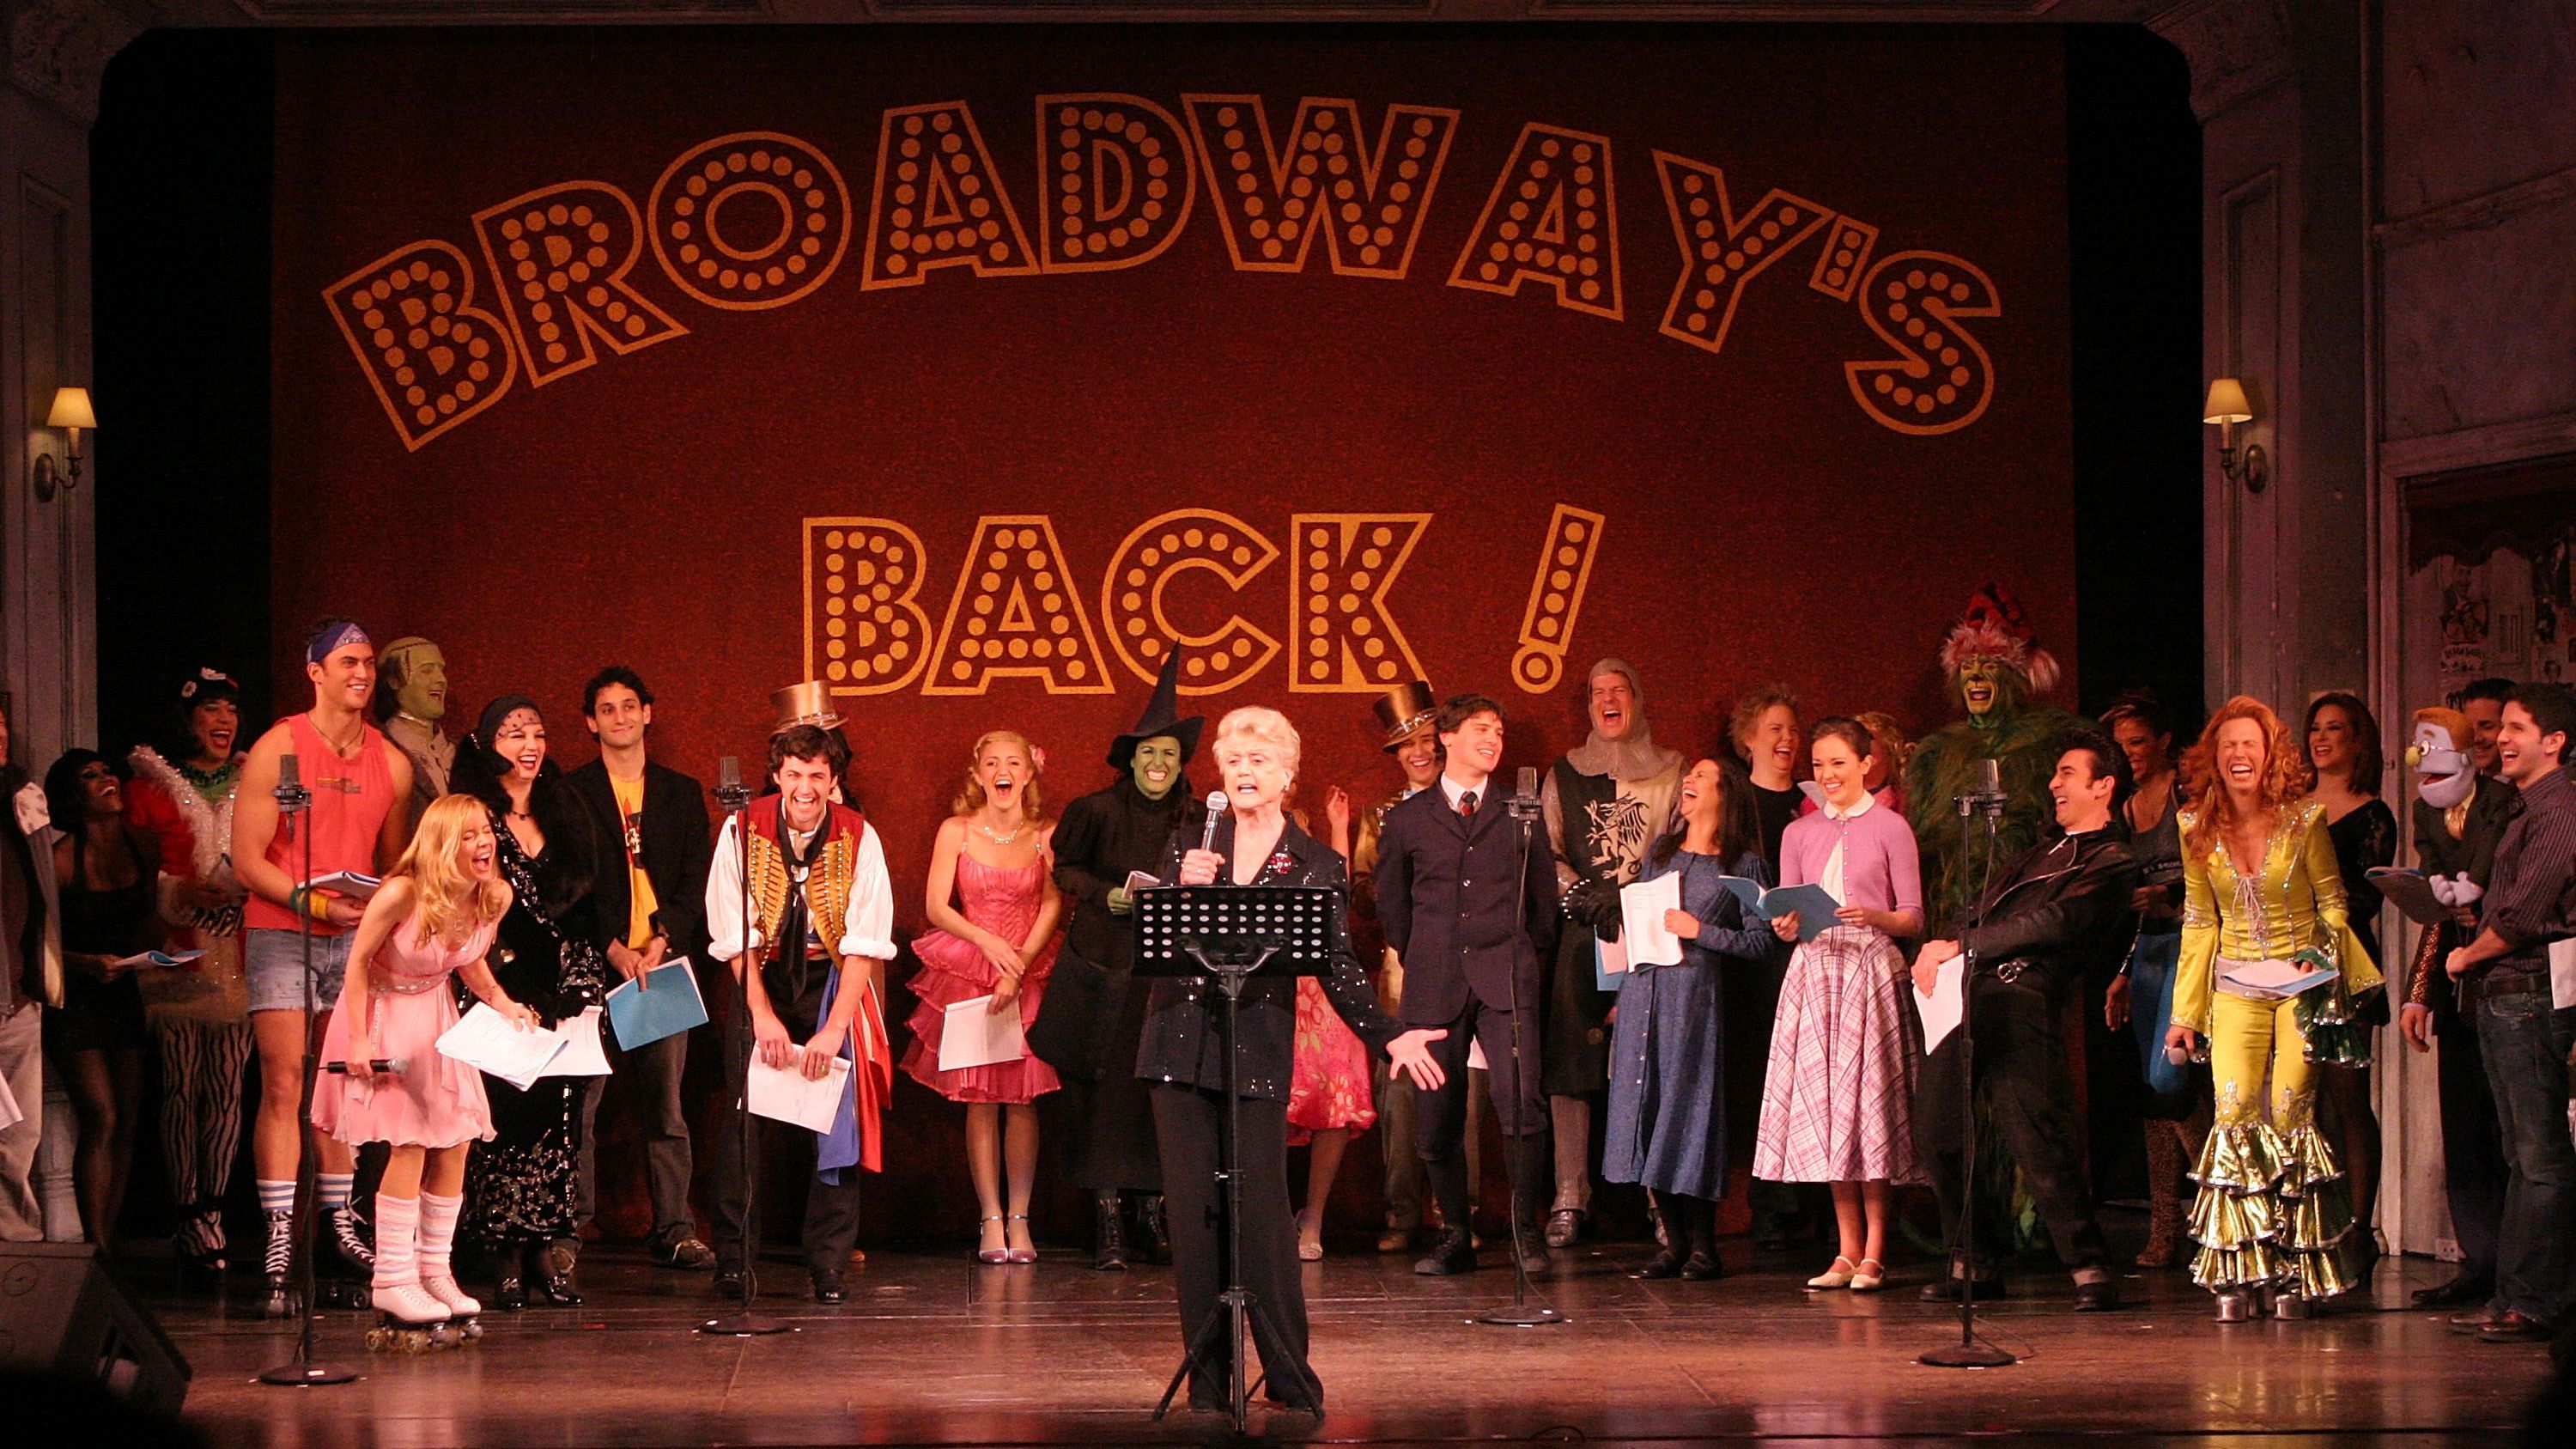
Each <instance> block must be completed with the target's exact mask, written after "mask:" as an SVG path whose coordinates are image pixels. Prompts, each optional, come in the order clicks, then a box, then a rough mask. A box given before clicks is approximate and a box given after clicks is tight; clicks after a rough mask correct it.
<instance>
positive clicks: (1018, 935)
mask: <svg viewBox="0 0 2576 1449" xmlns="http://www.w3.org/2000/svg"><path fill="white" fill-rule="evenodd" d="M1041 758H1042V757H1041V756H1039V754H1038V753H1037V751H1036V750H1035V749H1033V748H1032V747H1031V746H1030V744H1029V742H1028V741H1027V740H1026V739H1023V738H1022V737H1020V736H1019V735H1017V734H1015V733H1013V732H1011V731H1009V730H994V731H992V732H991V733H989V734H987V735H985V736H984V737H983V738H982V739H979V740H977V741H976V742H975V754H974V760H975V764H974V768H973V770H972V771H971V772H970V773H969V774H968V775H967V777H966V788H965V789H964V790H963V791H962V792H961V793H960V794H959V795H958V797H957V803H956V813H955V814H953V815H951V816H949V818H948V819H946V820H945V821H942V822H941V823H940V826H939V838H938V841H937V842H936V844H935V845H934V846H933V847H932V851H931V857H930V881H929V889H928V893H927V898H926V900H925V902H924V905H925V908H926V911H927V914H928V915H929V917H930V924H931V929H930V930H927V931H924V932H922V933H921V935H920V936H919V937H917V938H915V939H914V941H913V943H912V949H913V954H914V955H916V956H919V957H920V958H921V970H920V971H919V972H918V973H917V974H915V975H914V976H913V978H912V991H913V994H914V995H915V996H917V997H919V998H920V1000H921V1005H920V1007H919V1008H918V1009H916V1010H915V1011H914V1012H913V1014H912V1036H913V1043H912V1046H911V1048H910V1049H909V1050H907V1051H906V1052H905V1053H904V1057H903V1069H904V1070H905V1071H907V1072H909V1073H911V1074H912V1076H913V1078H914V1080H916V1081H918V1082H920V1083H921V1084H922V1085H923V1086H925V1087H928V1088H930V1089H931V1090H932V1091H934V1092H937V1093H939V1094H940V1095H941V1096H943V1097H946V1098H947V1099H949V1100H950V1101H952V1102H963V1103H965V1104H966V1168H967V1171H968V1172H969V1173H970V1174H971V1175H972V1176H973V1177H974V1179H975V1198H976V1202H977V1205H978V1207H977V1210H978V1212H979V1213H980V1214H981V1216H980V1218H979V1219H978V1222H977V1228H978V1233H977V1243H976V1249H975V1256H976V1259H977V1261H979V1262H985V1263H1033V1262H1036V1261H1037V1256H1038V1254H1037V1245H1036V1243H1035V1242H1034V1241H1033V1240H1032V1239H1031V1238H1030V1237H1029V1195H1030V1191H1031V1189H1032V1188H1033V1186H1034V1185H1035V1180H1036V1177H1037V1166H1038V1114H1037V1108H1036V1107H1035V1106H1033V1105H1032V1103H1034V1101H1035V1100H1036V1099H1037V1097H1038V1096H1039V1095H1041V1094H1042V1093H1046V1092H1052V1091H1054V1090H1055V1089H1056V1087H1057V1086H1058V1085H1059V1083H1058V1082H1057V1080H1056V1074H1055V1068H1053V1067H1050V1066H1048V1065H1047V1064H1046V1063H1045V1062H1042V1061H1040V1060H1038V1058H1037V1057H1036V1056H1035V1055H1034V1054H1032V1053H1031V1052H1030V1051H1029V1050H1028V1048H1027V1046H1026V1045H1025V1044H1023V1045H1022V1047H1021V1048H1020V1055H1019V1057H1018V1058H1017V1059H1016V1060H1012V1061H1002V1062H994V1063H991V1064H988V1065H985V1066H978V1067H962V1068H957V1069H955V1070H951V1071H941V1070H940V1069H939V1043H940V1038H941V1033H942V1028H943V1027H944V1025H945V1024H946V1018H947V1011H948V1008H949V1007H951V1006H953V1005H955V1004H956V1003H958V1002H961V1001H972V1000H975V999H978V998H987V997H988V998H990V1002H989V1005H988V1008H987V1009H988V1010H990V1011H991V1012H993V1013H995V1014H999V1013H1001V1012H1004V1011H1017V1012H1018V1013H1019V1014H1020V1027H1021V1030H1022V1031H1023V1032H1025V1031H1026V1030H1027V1029H1028V1027H1029V1026H1030V1025H1031V1024H1032V1023H1034V1022H1035V1021H1036V1020H1037V1019H1038V1004H1039V1000H1040V998H1041V997H1042V996H1044V994H1045V989H1046V977H1047V973H1048V972H1049V971H1050V970H1052V969H1054V966H1055V952H1056V924H1057V922H1058V920H1059V919H1060V918H1061V916H1062V914H1063V910H1064V901H1063V897H1062V896H1061V895H1059V894H1058V893H1057V891H1056V885H1055V875H1054V868H1055V862H1054V860H1053V859H1052V858H1051V857H1050V856H1049V855H1048V853H1047V834H1048V827H1047V821H1046V816H1045V812H1044V810H1043V808H1042V807H1041V805H1040V803H1039V799H1038V787H1037V772H1038V767H1039V764H1040V763H1041ZM1006 1169H1007V1185H1008V1190H1009V1207H1008V1210H1007V1211H1005V1209H1004V1198H1003V1193H1004V1187H1005V1177H1006Z"/></svg>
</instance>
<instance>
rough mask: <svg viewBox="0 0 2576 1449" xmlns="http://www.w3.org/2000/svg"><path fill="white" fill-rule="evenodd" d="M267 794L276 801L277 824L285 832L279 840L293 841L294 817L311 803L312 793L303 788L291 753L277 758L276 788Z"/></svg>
mask: <svg viewBox="0 0 2576 1449" xmlns="http://www.w3.org/2000/svg"><path fill="white" fill-rule="evenodd" d="M268 793H269V794H270V795H272V796H274V797H275V798H276V800H277V813H278V816H279V820H278V824H279V826H280V828H281V829H283V830H284V831H285V834H284V835H283V836H281V837H280V838H281V839H284V840H287V841H290V842H291V841H293V840H294V839H295V817H296V816H298V815H300V814H302V813H303V812H304V809H305V807H306V806H309V805H311V804H312V803H313V792H312V791H310V790H307V789H305V788H304V782H303V780H302V779H301V777H300V776H299V775H298V773H297V770H296V766H295V755H294V753H293V752H292V751H289V752H288V753H286V754H283V755H280V756H278V757H277V788H276V789H274V790H271V791H269V792H268Z"/></svg>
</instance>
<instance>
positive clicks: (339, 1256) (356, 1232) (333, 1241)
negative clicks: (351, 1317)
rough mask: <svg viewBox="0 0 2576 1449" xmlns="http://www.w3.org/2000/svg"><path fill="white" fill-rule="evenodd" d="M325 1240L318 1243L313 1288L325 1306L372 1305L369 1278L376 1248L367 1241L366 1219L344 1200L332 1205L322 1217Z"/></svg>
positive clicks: (373, 1270) (352, 1306)
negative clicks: (325, 1245)
mask: <svg viewBox="0 0 2576 1449" xmlns="http://www.w3.org/2000/svg"><path fill="white" fill-rule="evenodd" d="M322 1224H323V1238H324V1243H327V1245H328V1246H327V1248H325V1247H324V1244H322V1243H317V1244H316V1245H315V1247H316V1249H317V1250H320V1251H321V1252H322V1257H321V1259H320V1260H319V1262H318V1263H317V1265H316V1267H317V1269H318V1271H317V1273H316V1274H315V1280H316V1281H315V1285H314V1292H315V1293H316V1294H317V1295H318V1296H319V1297H320V1298H321V1300H322V1306H324V1307H326V1308H367V1307H372V1306H373V1302H374V1300H373V1294H372V1291H371V1290H370V1288H369V1286H368V1285H369V1281H370V1280H371V1279H372V1278H373V1276H374V1273H375V1266H376V1254H375V1249H374V1248H373V1247H371V1246H369V1244H368V1242H367V1221H366V1219H365V1218H363V1217H360V1216H359V1215H358V1210H357V1208H356V1207H355V1206H353V1205H350V1204H347V1203H343V1204H341V1205H340V1206H339V1207H335V1208H333V1209H331V1211H330V1212H329V1214H327V1215H326V1216H325V1217H324V1218H323V1219H322Z"/></svg>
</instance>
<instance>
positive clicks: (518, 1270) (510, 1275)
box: [485, 1244, 528, 1313]
mask: <svg viewBox="0 0 2576 1449" xmlns="http://www.w3.org/2000/svg"><path fill="white" fill-rule="evenodd" d="M485 1257H486V1258H487V1259H488V1260H489V1261H490V1263H491V1264H492V1296H491V1297H490V1298H489V1299H487V1300H485V1301H487V1302H489V1303H490V1304H491V1305H492V1306H493V1307H495V1308H498V1309H501V1310H502V1311H504V1312H507V1313H516V1312H517V1311H519V1310H520V1309H522V1308H525V1307H527V1306H528V1280H527V1278H526V1277H525V1276H524V1269H523V1268H522V1265H523V1264H524V1263H525V1262H526V1260H527V1255H526V1254H525V1253H522V1252H521V1251H519V1250H518V1249H516V1248H511V1247H504V1246H500V1245H498V1244H496V1245H493V1246H491V1247H489V1248H487V1249H485Z"/></svg>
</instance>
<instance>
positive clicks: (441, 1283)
mask: <svg viewBox="0 0 2576 1449" xmlns="http://www.w3.org/2000/svg"><path fill="white" fill-rule="evenodd" d="M420 1291H422V1292H423V1293H426V1294H428V1295H429V1296H430V1297H432V1298H435V1299H437V1300H438V1301H439V1303H440V1304H441V1305H442V1306H444V1307H445V1308H446V1309H447V1327H448V1330H449V1331H450V1332H452V1333H453V1334H455V1335H456V1337H457V1339H458V1341H459V1342H460V1343H472V1342H474V1341H475V1340H477V1339H479V1338H481V1337H482V1336H483V1323H482V1320H481V1318H480V1317H479V1315H480V1314H481V1313H482V1312H483V1304H482V1303H481V1302H480V1301H479V1300H477V1299H476V1298H474V1297H473V1296H472V1295H470V1294H468V1293H467V1292H466V1291H465V1290H464V1289H462V1288H459V1287H458V1286H456V1279H455V1278H453V1277H452V1276H450V1275H448V1274H445V1273H440V1274H436V1275H432V1274H429V1273H423V1274H421V1275H420Z"/></svg>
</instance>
